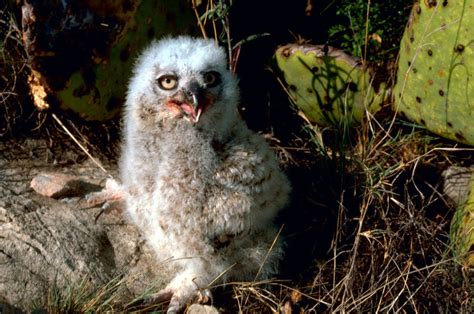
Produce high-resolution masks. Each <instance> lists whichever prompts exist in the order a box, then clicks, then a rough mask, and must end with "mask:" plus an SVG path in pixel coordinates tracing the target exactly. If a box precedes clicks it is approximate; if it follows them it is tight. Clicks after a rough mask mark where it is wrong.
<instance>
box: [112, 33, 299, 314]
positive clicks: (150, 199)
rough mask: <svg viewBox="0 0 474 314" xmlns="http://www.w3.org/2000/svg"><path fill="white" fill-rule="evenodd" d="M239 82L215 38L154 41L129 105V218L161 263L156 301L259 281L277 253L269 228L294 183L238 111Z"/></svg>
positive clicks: (174, 302)
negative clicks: (216, 285)
mask: <svg viewBox="0 0 474 314" xmlns="http://www.w3.org/2000/svg"><path fill="white" fill-rule="evenodd" d="M238 101H239V90H238V84H237V78H236V77H235V76H234V75H233V74H232V73H231V72H230V71H229V70H228V69H227V65H226V54H225V51H224V50H223V49H222V48H220V47H219V46H217V45H216V44H215V43H214V41H212V40H205V39H195V38H190V37H178V38H174V39H171V38H168V39H163V40H161V41H158V42H154V43H152V44H151V46H150V47H149V48H148V49H146V50H145V51H144V52H143V53H142V55H141V56H140V58H139V59H138V62H137V64H136V67H135V69H134V75H133V77H132V79H131V81H130V85H129V89H128V94H127V100H126V104H125V119H124V123H125V125H124V127H125V129H124V146H123V152H122V160H121V180H122V183H123V188H124V190H125V192H126V199H125V204H126V212H127V214H128V215H129V216H130V218H131V220H132V221H133V222H134V223H135V224H136V225H137V226H138V227H139V229H140V230H141V232H142V234H143V235H144V237H146V239H147V241H148V243H149V244H150V245H151V247H152V248H153V250H154V251H155V253H156V256H157V259H158V260H160V261H164V264H166V267H167V268H168V270H167V271H165V272H164V275H168V276H169V278H167V280H169V281H167V282H169V284H168V285H167V286H166V287H165V288H164V289H163V290H161V291H159V292H158V293H157V294H155V295H154V297H153V298H154V299H155V300H164V299H170V304H169V307H168V313H173V312H176V311H178V310H180V309H182V308H183V307H184V306H185V305H186V304H187V303H188V302H190V301H191V300H193V299H194V298H195V297H197V295H198V294H199V291H202V290H203V289H205V288H207V287H208V286H209V285H210V284H211V283H212V282H213V281H214V280H215V279H216V278H219V280H220V281H224V282H225V281H226V280H229V279H234V280H254V279H265V278H269V277H270V276H272V275H274V274H275V272H276V271H277V266H278V262H279V259H280V258H281V256H282V245H281V242H280V241H277V242H276V243H274V245H273V247H271V245H272V243H273V242H274V240H275V239H276V236H277V228H276V227H275V225H274V223H273V219H274V218H275V216H276V214H277V213H278V211H279V210H280V209H281V208H282V207H283V206H284V205H285V203H286V202H287V198H288V194H289V191H290V185H289V183H288V180H287V178H286V177H285V175H284V174H283V173H282V171H281V170H280V169H279V166H278V162H277V160H276V158H275V157H274V155H273V154H272V151H271V150H270V148H269V146H268V144H267V143H266V142H265V140H264V139H263V138H262V137H261V136H259V135H257V134H255V133H253V132H252V131H250V130H249V129H248V128H247V126H246V125H245V123H244V122H243V120H242V119H241V118H240V116H239V114H238V112H237V104H238Z"/></svg>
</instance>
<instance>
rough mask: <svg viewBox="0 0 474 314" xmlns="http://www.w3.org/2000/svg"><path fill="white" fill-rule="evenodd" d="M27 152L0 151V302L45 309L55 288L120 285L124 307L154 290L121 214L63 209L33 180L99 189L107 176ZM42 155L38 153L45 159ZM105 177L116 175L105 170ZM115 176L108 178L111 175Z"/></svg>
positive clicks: (149, 265)
mask: <svg viewBox="0 0 474 314" xmlns="http://www.w3.org/2000/svg"><path fill="white" fill-rule="evenodd" d="M27 144H28V145H26V146H27V147H26V148H25V147H23V146H21V148H18V147H15V148H14V149H13V150H8V149H6V147H14V146H12V145H11V143H3V144H0V145H1V146H3V147H1V146H0V238H1V241H0V278H1V279H0V300H1V301H2V302H3V304H5V305H2V306H4V307H5V308H7V305H6V304H9V305H11V306H14V307H15V308H19V309H22V310H31V309H32V308H33V304H36V306H40V307H42V306H46V303H47V297H48V293H49V292H50V291H51V289H52V288H53V287H56V288H57V289H59V290H60V291H66V288H67V287H74V286H78V285H80V284H81V282H82V283H84V282H87V285H88V287H97V288H100V287H103V286H104V285H106V284H107V283H109V282H111V280H114V279H115V280H117V278H120V280H121V281H120V282H121V285H120V293H121V295H122V296H123V300H122V301H124V302H127V299H128V300H130V299H132V298H133V297H134V296H135V295H138V294H141V293H143V292H144V290H146V289H148V288H150V287H153V286H156V285H159V282H157V279H156V278H159V267H158V266H159V265H156V262H155V260H156V258H155V257H154V256H152V253H151V251H150V250H149V249H148V247H147V246H146V245H145V244H144V241H143V240H142V239H141V238H140V235H139V233H138V231H137V230H136V229H135V227H134V226H132V225H129V224H128V223H127V222H126V220H125V219H124V218H123V217H122V216H121V213H120V212H117V211H112V212H105V213H103V214H102V215H99V213H100V212H101V208H90V207H88V206H87V204H86V202H85V200H84V199H83V198H71V199H68V202H63V201H61V200H55V199H51V198H48V197H45V196H42V195H39V194H37V193H35V192H34V191H32V189H31V188H29V183H30V181H31V179H32V178H33V177H34V176H35V175H37V174H38V173H40V172H44V171H48V172H55V173H65V174H67V175H72V176H77V175H80V176H82V177H86V178H90V182H89V183H90V184H91V185H94V184H98V183H99V182H101V180H103V179H104V177H105V175H104V174H102V173H100V172H99V171H97V167H95V166H94V165H93V164H92V163H90V162H89V161H87V160H86V161H85V162H83V163H80V164H72V165H67V166H63V167H58V166H55V165H54V164H53V163H51V162H50V161H49V159H48V158H45V159H41V158H31V157H30V156H31V154H30V153H28V150H32V149H34V150H35V152H36V153H38V154H39V155H40V156H41V155H43V154H44V155H47V154H50V152H48V150H49V148H47V146H46V145H45V143H43V142H41V141H38V142H35V141H30V142H28V143H27ZM43 149H44V151H43ZM111 169H114V168H113V166H111ZM112 173H113V171H112Z"/></svg>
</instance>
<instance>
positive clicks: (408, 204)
mask: <svg viewBox="0 0 474 314" xmlns="http://www.w3.org/2000/svg"><path fill="white" fill-rule="evenodd" d="M224 2H225V1H213V0H210V1H207V2H203V4H202V5H204V6H205V8H204V10H205V11H206V10H207V11H210V10H211V11H212V10H213V12H214V14H207V15H206V16H204V15H203V16H202V17H201V14H202V12H200V11H199V10H201V9H200V8H196V11H195V12H196V15H197V17H198V19H199V21H200V26H201V29H202V31H203V33H204V34H205V32H206V29H210V30H211V34H212V35H211V36H209V37H214V38H216V40H219V39H222V38H224V39H225V40H227V42H226V44H227V47H228V49H229V51H230V61H231V66H232V69H233V70H235V65H236V64H237V61H238V56H239V55H238V53H239V51H240V50H239V45H232V43H231V41H230V38H231V33H230V27H229V25H228V20H226V19H225V12H224V11H222V12H221V11H218V10H217V9H219V8H222V5H223V3H224ZM192 3H193V5H194V6H195V5H196V1H193V2H192ZM2 14H3V15H1V22H2V23H3V24H2V26H1V27H3V28H2V29H7V32H6V33H5V34H6V35H3V36H4V37H3V38H2V41H3V46H2V56H1V57H2V58H3V59H2V60H3V61H2V62H3V63H2V66H5V67H11V68H12V69H13V70H12V72H8V73H10V74H11V75H13V76H12V79H10V78H11V77H9V78H8V80H5V79H4V77H3V76H4V75H5V73H2V80H3V81H2V84H3V85H1V88H2V90H0V104H1V106H0V109H1V115H2V116H3V117H4V118H3V119H2V120H1V121H2V123H6V124H5V127H4V126H3V125H2V129H1V130H0V133H2V134H4V133H5V132H10V131H11V130H12V125H13V124H16V123H17V122H16V121H17V120H18V119H20V118H19V117H21V119H26V118H25V114H24V112H25V110H24V109H23V107H22V106H20V107H16V105H12V104H17V103H18V98H17V97H18V93H17V92H16V91H17V90H18V84H19V83H18V82H19V81H20V80H21V81H23V83H24V82H26V81H25V80H26V76H25V75H24V74H22V73H24V72H25V71H26V70H25V69H26V68H25V67H26V65H25V63H24V62H20V63H17V62H13V61H12V60H13V59H12V57H11V55H9V54H8V53H10V52H8V53H6V52H5V51H6V50H5V48H6V47H7V45H10V43H13V44H14V46H15V47H21V42H20V41H19V38H20V37H19V36H20V35H19V31H18V28H15V27H14V26H12V25H14V23H6V21H7V18H11V17H6V15H5V14H4V13H2ZM8 21H9V20H8ZM206 23H207V24H206ZM226 23H227V24H226ZM5 25H8V27H6V28H5ZM221 31H222V36H221V35H220V32H221ZM2 34H3V33H2ZM5 36H6V37H5ZM15 49H16V48H15ZM8 51H11V49H10V50H8ZM15 60H18V59H15ZM19 60H25V59H24V58H23V59H21V58H20V59H19ZM5 82H9V83H8V84H7V85H5V84H6V83H5ZM12 84H13V85H12ZM20 90H21V88H20ZM12 99H14V102H11V101H12ZM13 108H15V109H13ZM18 110H19V111H18ZM30 112H32V111H30ZM27 116H28V115H27ZM295 116H296V115H295ZM285 118H286V117H283V119H285ZM60 119H61V121H63V123H64V124H66V126H67V128H68V129H69V130H71V132H72V133H74V134H75V136H77V137H78V139H79V141H81V143H83V144H84V143H85V145H86V146H87V147H89V148H91V151H94V152H97V153H98V152H99V151H100V148H99V147H100V146H101V145H100V142H103V143H107V142H108V141H110V140H113V139H115V138H114V136H113V135H112V138H111V139H109V138H107V137H108V136H109V131H108V130H109V129H113V128H118V125H117V124H113V125H112V126H105V125H102V126H100V129H105V130H106V132H105V133H106V134H105V135H104V136H102V137H98V138H95V139H94V140H93V143H92V144H91V143H90V137H89V136H88V135H92V134H94V133H96V132H94V127H93V126H87V125H84V124H81V125H80V126H77V125H78V124H76V123H74V122H73V121H74V120H73V119H72V118H69V117H67V116H60ZM41 121H42V124H41V125H42V127H43V130H45V131H44V133H43V134H46V136H48V137H51V138H55V139H57V138H58V137H59V138H67V137H68V135H67V134H66V133H63V131H62V130H61V128H59V127H58V125H56V124H55V123H54V120H52V119H51V117H49V116H48V117H46V118H44V119H43V120H41ZM299 123H300V124H299V125H298V126H297V127H295V129H294V130H292V132H293V133H294V135H293V137H292V138H291V139H290V140H288V141H278V140H276V139H273V141H272V143H273V146H274V147H275V148H276V150H277V152H278V153H279V156H280V157H281V159H282V161H283V162H284V163H285V164H286V168H287V171H288V173H289V175H290V177H291V179H292V181H293V182H294V189H295V191H294V197H293V205H292V207H291V208H289V209H288V210H287V211H286V212H285V213H284V214H283V217H282V221H284V222H285V224H286V226H285V229H284V231H283V233H284V237H285V238H286V240H287V243H288V250H287V252H288V253H287V258H286V259H287V260H288V261H285V262H284V264H283V269H282V275H281V278H289V279H288V280H271V281H265V282H247V283H242V282H235V283H228V284H227V285H226V287H224V288H223V287H222V286H214V287H213V288H214V290H213V291H214V293H215V299H214V302H215V305H216V306H217V307H218V308H220V309H222V310H223V311H224V312H229V313H233V312H242V313H270V312H282V313H285V314H286V313H300V312H316V313H322V312H402V313H403V312H410V313H412V312H414V313H435V312H439V313H442V312H461V313H468V312H470V310H471V309H472V308H473V307H474V304H473V290H474V288H473V283H472V272H470V271H469V270H466V269H462V267H461V266H460V265H458V264H457V263H456V262H455V261H454V260H453V258H452V255H451V249H450V246H449V224H450V221H451V218H452V215H453V212H454V209H453V208H452V207H451V206H450V204H449V203H448V202H447V201H446V200H445V199H444V197H443V195H442V194H441V192H440V191H441V189H440V186H441V176H440V174H441V172H442V170H444V169H445V168H446V167H447V166H448V165H451V164H454V163H457V164H459V163H461V164H462V163H466V164H469V163H472V161H473V160H472V151H470V150H469V149H467V148H458V146H457V145H455V144H452V143H449V142H447V141H442V140H439V139H437V138H434V137H433V136H432V135H429V134H428V133H427V132H426V131H425V130H423V129H419V128H418V127H416V126H414V125H410V124H407V123H404V122H402V121H399V120H398V119H397V118H396V117H395V116H394V115H393V113H392V112H391V111H390V110H386V112H385V113H382V115H381V118H377V119H375V118H373V117H372V116H371V115H370V114H367V119H366V120H365V121H364V122H363V124H362V125H361V126H359V127H357V128H355V129H353V130H350V131H347V132H346V131H339V130H338V129H327V130H319V129H317V128H315V127H314V126H309V125H306V126H305V130H306V131H305V132H299V129H300V128H301V125H302V124H304V121H303V120H300V121H299ZM53 132H54V134H52V133H53ZM343 132H344V133H343ZM112 133H113V132H112ZM83 134H86V135H87V136H85V135H83ZM94 143H96V144H94ZM322 144H323V145H322ZM114 153H115V152H114V150H113V149H111V152H110V154H111V155H112V154H114ZM302 256H304V259H307V260H308V262H307V263H306V264H304V265H303V266H301V265H300V264H298V263H297V262H295V260H299V259H300V258H301V257H302ZM119 292H120V280H118V279H116V280H114V281H112V282H111V283H110V284H108V285H106V286H104V287H99V288H97V287H90V286H89V285H88V284H87V282H82V283H78V284H77V285H75V288H74V287H73V286H71V288H69V289H66V290H65V291H63V290H61V289H58V288H57V287H53V288H52V289H51V291H50V293H49V298H48V304H49V305H48V312H51V313H65V312H88V311H94V312H95V311H98V312H99V311H107V310H113V311H119V310H123V307H124V306H125V304H126V303H128V302H130V301H131V300H128V299H127V297H128V296H123V295H120V293H119ZM119 296H120V297H119ZM161 309H162V305H157V306H156V307H152V308H146V309H145V308H141V309H140V310H142V311H151V310H161Z"/></svg>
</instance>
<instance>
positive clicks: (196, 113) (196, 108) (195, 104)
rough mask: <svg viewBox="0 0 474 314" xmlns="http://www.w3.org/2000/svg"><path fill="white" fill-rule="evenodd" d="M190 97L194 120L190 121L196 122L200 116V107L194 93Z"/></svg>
mask: <svg viewBox="0 0 474 314" xmlns="http://www.w3.org/2000/svg"><path fill="white" fill-rule="evenodd" d="M191 98H192V99H193V103H192V106H193V109H194V121H192V122H193V123H195V124H196V123H198V122H199V118H200V117H201V113H202V108H200V107H199V101H198V97H197V95H196V94H195V93H193V94H192V97H191Z"/></svg>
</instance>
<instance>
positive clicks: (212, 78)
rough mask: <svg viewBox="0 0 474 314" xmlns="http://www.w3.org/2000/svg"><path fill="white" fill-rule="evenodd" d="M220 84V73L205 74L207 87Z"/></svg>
mask: <svg viewBox="0 0 474 314" xmlns="http://www.w3.org/2000/svg"><path fill="white" fill-rule="evenodd" d="M219 83H220V76H219V73H217V72H215V71H211V72H207V73H205V74H204V84H206V85H207V87H214V86H216V85H217V84H219Z"/></svg>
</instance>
